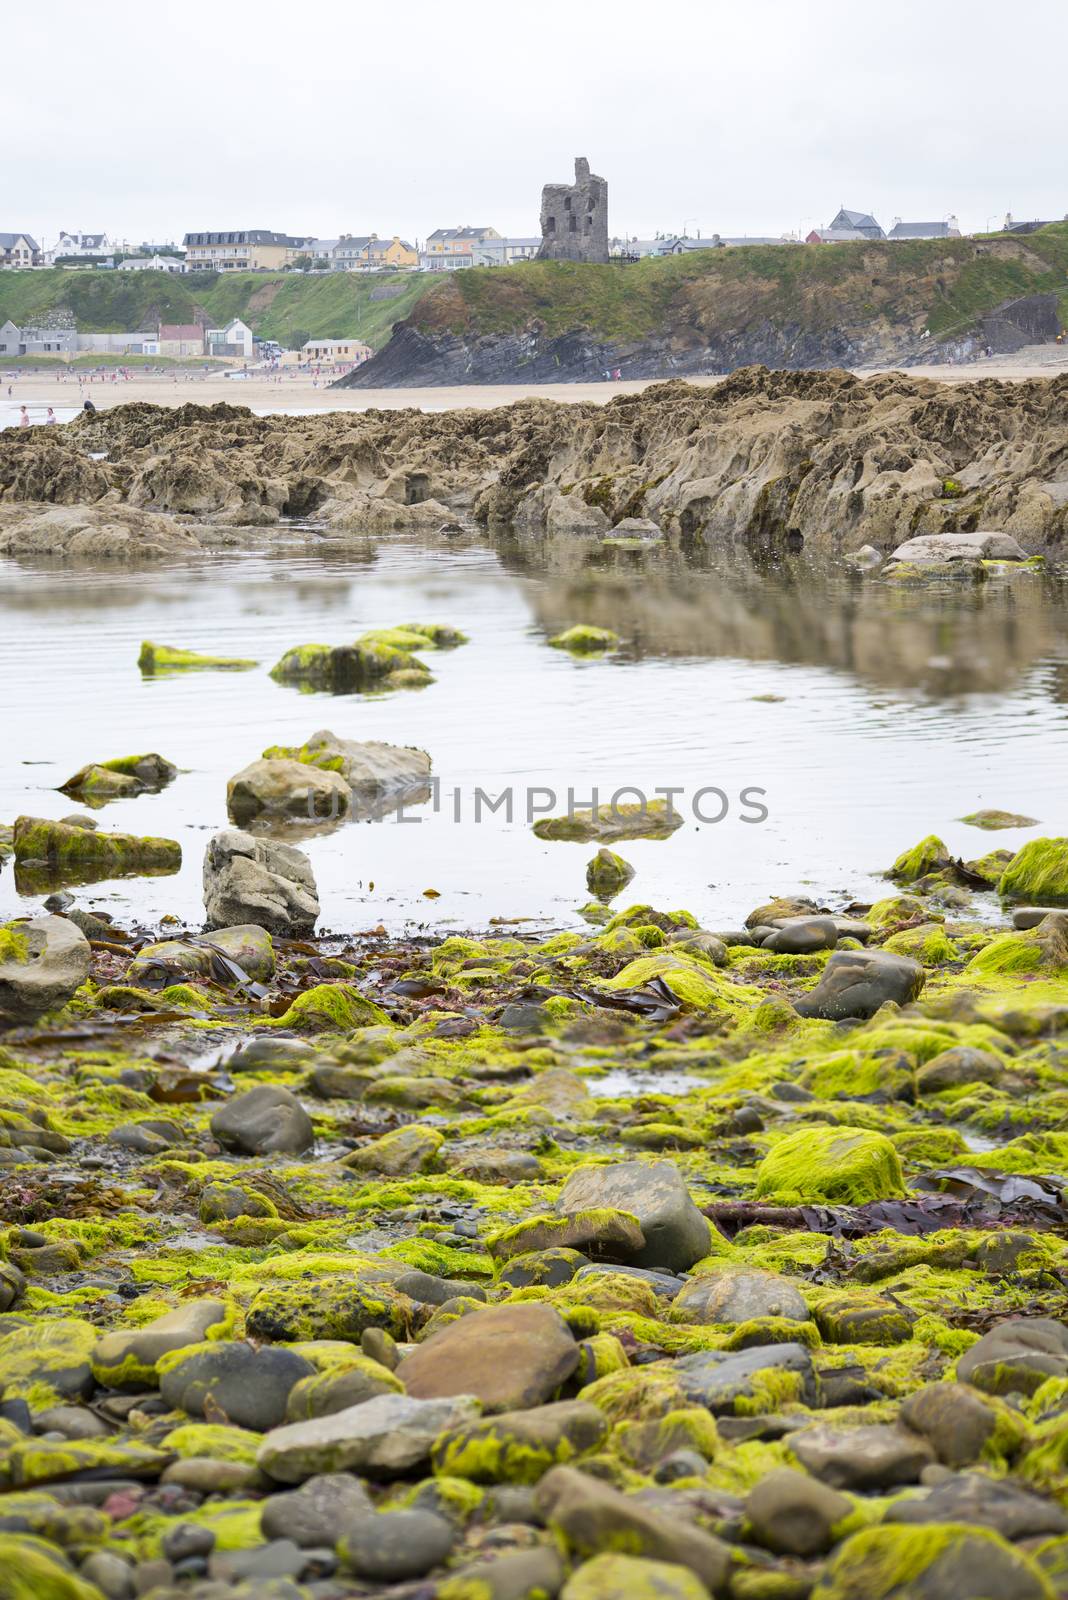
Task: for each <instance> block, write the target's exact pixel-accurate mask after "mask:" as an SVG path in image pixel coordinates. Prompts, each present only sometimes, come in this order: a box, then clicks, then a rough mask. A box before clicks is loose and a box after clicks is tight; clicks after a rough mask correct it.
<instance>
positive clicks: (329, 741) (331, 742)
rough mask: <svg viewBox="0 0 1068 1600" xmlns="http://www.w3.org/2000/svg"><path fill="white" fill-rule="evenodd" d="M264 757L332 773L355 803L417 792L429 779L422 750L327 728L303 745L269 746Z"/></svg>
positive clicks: (427, 758)
mask: <svg viewBox="0 0 1068 1600" xmlns="http://www.w3.org/2000/svg"><path fill="white" fill-rule="evenodd" d="M263 754H264V758H265V759H268V760H278V759H283V760H288V761H292V762H298V763H300V764H301V765H306V766H311V767H314V768H320V769H322V770H324V771H328V772H335V773H337V775H338V776H339V777H341V778H343V779H344V781H345V783H347V784H348V786H349V788H350V790H351V791H352V793H353V796H354V797H355V799H356V800H357V801H367V800H372V799H374V798H376V797H377V796H379V795H389V794H400V793H403V792H404V791H406V790H409V789H420V788H423V787H425V785H426V784H427V782H428V780H429V778H430V765H431V764H430V757H429V756H428V755H427V753H426V751H425V750H419V749H417V748H415V746H413V745H398V744H386V743H384V742H383V741H382V740H380V739H366V740H357V739H342V738H340V737H339V736H338V735H337V734H336V733H331V732H330V730H329V728H320V729H319V731H318V732H317V733H313V734H312V735H311V737H310V738H309V739H307V740H306V741H305V743H304V744H302V745H272V746H271V748H270V749H269V750H265V751H264V752H263Z"/></svg>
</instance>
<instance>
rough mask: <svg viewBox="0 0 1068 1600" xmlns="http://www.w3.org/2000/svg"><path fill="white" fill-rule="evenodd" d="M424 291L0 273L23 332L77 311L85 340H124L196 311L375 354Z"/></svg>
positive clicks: (337, 279) (339, 281) (268, 332)
mask: <svg viewBox="0 0 1068 1600" xmlns="http://www.w3.org/2000/svg"><path fill="white" fill-rule="evenodd" d="M425 287H426V277H425V275H424V274H421V273H410V274H396V273H372V274H369V275H368V276H367V277H363V276H359V277H357V276H355V275H353V274H350V273H342V272H338V273H330V274H329V275H327V276H323V277H306V276H304V275H303V274H300V273H277V274H274V273H262V272H240V273H225V274H223V273H215V272H200V273H189V274H188V275H183V276H181V277H174V276H172V275H171V274H169V273H165V272H112V271H101V272H95V271H69V270H65V269H64V268H62V267H54V268H52V269H50V270H49V271H47V272H4V273H0V322H5V321H6V320H7V319H8V318H10V319H11V321H12V322H14V323H15V324H16V325H17V326H18V327H22V326H23V325H24V324H26V323H32V322H33V321H34V320H35V319H37V318H39V317H42V316H44V315H46V314H47V313H49V312H51V311H56V310H60V309H63V310H68V311H70V312H72V313H73V315H74V317H75V319H76V321H77V324H78V328H79V329H80V331H81V332H83V333H124V332H127V331H132V330H134V329H137V328H141V327H148V326H151V325H152V324H153V323H154V322H192V321H193V318H194V316H195V315H196V313H197V311H198V310H199V311H203V312H205V313H206V314H207V317H208V320H209V322H210V323H211V325H212V326H213V327H215V326H221V325H223V324H224V323H226V322H228V321H229V320H230V318H231V317H242V318H243V319H244V320H245V321H246V322H247V323H248V324H249V326H250V327H251V328H252V330H253V332H254V333H258V334H260V335H262V337H263V338H265V339H278V340H280V341H282V342H283V343H288V342H289V340H290V337H291V335H292V334H293V333H294V332H300V333H303V334H304V335H305V337H312V338H315V337H319V338H344V337H345V336H346V335H349V336H352V335H357V336H358V337H359V338H361V339H363V340H364V341H365V342H366V343H367V344H369V345H370V346H371V347H372V348H373V349H376V350H377V349H378V348H380V346H382V345H383V344H385V343H386V341H387V340H388V338H389V334H390V329H391V328H392V326H393V324H394V323H395V322H398V321H400V319H401V318H402V317H406V316H407V315H408V313H409V311H410V309H411V307H412V306H413V304H414V303H415V301H416V300H417V299H418V298H419V296H420V294H421V293H422V292H423V290H424V289H425Z"/></svg>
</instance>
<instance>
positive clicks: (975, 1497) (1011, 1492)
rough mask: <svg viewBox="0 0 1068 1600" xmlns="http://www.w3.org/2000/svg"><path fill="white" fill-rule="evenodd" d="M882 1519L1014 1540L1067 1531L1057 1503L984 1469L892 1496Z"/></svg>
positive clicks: (1067, 1516) (1065, 1515)
mask: <svg viewBox="0 0 1068 1600" xmlns="http://www.w3.org/2000/svg"><path fill="white" fill-rule="evenodd" d="M921 1393H922V1391H921ZM886 1521H887V1522H901V1523H907V1524H909V1525H911V1526H916V1525H917V1524H923V1523H931V1522H936V1523H944V1522H951V1523H957V1524H958V1525H960V1526H964V1527H969V1528H975V1527H978V1528H991V1529H993V1531H994V1532H995V1533H1000V1534H1001V1536H1002V1538H1003V1539H1011V1540H1012V1541H1013V1542H1014V1543H1015V1542H1016V1541H1017V1540H1018V1539H1039V1538H1043V1537H1045V1538H1050V1537H1058V1536H1063V1535H1064V1534H1065V1533H1068V1513H1066V1512H1065V1511H1064V1509H1063V1507H1062V1506H1059V1505H1057V1504H1056V1503H1055V1502H1054V1501H1052V1500H1048V1499H1046V1497H1045V1496H1044V1495H1040V1494H1036V1493H1035V1492H1034V1491H1033V1490H1031V1489H1026V1488H1025V1487H1024V1486H1023V1484H1019V1483H1013V1481H1012V1479H1011V1478H1008V1479H1005V1480H1004V1481H1002V1482H997V1481H996V1480H994V1479H992V1478H990V1477H988V1476H987V1474H986V1473H985V1472H955V1473H953V1474H951V1475H950V1476H948V1477H945V1478H943V1480H942V1482H940V1483H936V1484H935V1485H934V1486H933V1487H932V1488H931V1489H930V1490H929V1492H928V1493H927V1494H924V1495H918V1496H917V1497H916V1498H915V1499H911V1498H910V1499H908V1500H899V1501H897V1502H896V1503H895V1504H894V1505H892V1506H890V1507H889V1508H888V1510H887V1513H886Z"/></svg>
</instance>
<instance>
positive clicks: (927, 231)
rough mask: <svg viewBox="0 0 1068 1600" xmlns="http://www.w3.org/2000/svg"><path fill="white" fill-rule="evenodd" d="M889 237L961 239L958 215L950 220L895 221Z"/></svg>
mask: <svg viewBox="0 0 1068 1600" xmlns="http://www.w3.org/2000/svg"><path fill="white" fill-rule="evenodd" d="M886 237H887V238H888V239H959V238H960V229H959V228H958V227H957V219H956V217H950V219H949V221H948V222H895V223H894V226H893V227H892V228H891V229H890V232H889V233H888V234H887V236H886Z"/></svg>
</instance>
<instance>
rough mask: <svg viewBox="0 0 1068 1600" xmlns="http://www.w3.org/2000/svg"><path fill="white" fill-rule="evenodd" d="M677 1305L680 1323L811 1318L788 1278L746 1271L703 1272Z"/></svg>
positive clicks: (679, 1296)
mask: <svg viewBox="0 0 1068 1600" xmlns="http://www.w3.org/2000/svg"><path fill="white" fill-rule="evenodd" d="M674 1304H675V1316H676V1317H677V1319H678V1320H679V1321H680V1322H694V1323H709V1322H721V1323H728V1324H733V1323H739V1322H750V1321H752V1320H753V1319H754V1318H756V1317H785V1318H786V1319H787V1320H788V1321H790V1322H808V1321H809V1319H810V1313H809V1309H808V1306H807V1305H806V1304H805V1301H804V1299H803V1298H802V1296H801V1295H800V1294H799V1293H798V1291H797V1289H796V1287H795V1286H794V1284H792V1283H791V1282H790V1281H789V1279H787V1278H781V1277H779V1276H778V1275H777V1274H776V1273H774V1272H757V1271H749V1270H746V1269H745V1268H741V1269H739V1268H733V1267H732V1268H725V1269H724V1270H723V1271H719V1272H717V1271H712V1272H702V1273H701V1274H700V1276H699V1277H696V1278H691V1279H689V1281H688V1282H687V1283H686V1284H685V1285H684V1287H683V1289H682V1291H681V1293H680V1294H679V1295H678V1296H677V1298H676V1300H675V1302H674Z"/></svg>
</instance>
